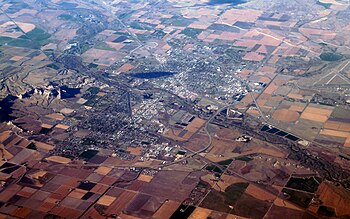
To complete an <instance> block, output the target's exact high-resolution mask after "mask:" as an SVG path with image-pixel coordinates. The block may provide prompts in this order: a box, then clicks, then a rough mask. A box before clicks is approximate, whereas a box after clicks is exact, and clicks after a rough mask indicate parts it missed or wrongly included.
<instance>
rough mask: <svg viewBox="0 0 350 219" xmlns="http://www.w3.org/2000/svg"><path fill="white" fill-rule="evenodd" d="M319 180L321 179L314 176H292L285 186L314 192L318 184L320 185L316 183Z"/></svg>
mask: <svg viewBox="0 0 350 219" xmlns="http://www.w3.org/2000/svg"><path fill="white" fill-rule="evenodd" d="M316 180H317V181H316ZM319 181H321V179H320V178H316V179H315V178H314V177H308V178H296V177H292V178H291V179H290V180H289V181H288V183H287V185H286V187H288V188H293V189H298V190H302V191H306V192H312V193H314V192H316V190H317V188H318V186H319V185H320V184H319V183H318V182H319Z"/></svg>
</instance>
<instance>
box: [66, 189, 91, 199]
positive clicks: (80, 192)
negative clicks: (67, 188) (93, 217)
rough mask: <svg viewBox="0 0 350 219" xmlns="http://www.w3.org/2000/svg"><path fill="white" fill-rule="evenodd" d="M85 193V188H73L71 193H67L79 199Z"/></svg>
mask: <svg viewBox="0 0 350 219" xmlns="http://www.w3.org/2000/svg"><path fill="white" fill-rule="evenodd" d="M86 193H87V191H86V190H82V189H74V190H73V191H72V192H71V193H69V195H68V196H69V197H72V198H76V199H81V198H82V197H83V196H84V195H85V194H86Z"/></svg>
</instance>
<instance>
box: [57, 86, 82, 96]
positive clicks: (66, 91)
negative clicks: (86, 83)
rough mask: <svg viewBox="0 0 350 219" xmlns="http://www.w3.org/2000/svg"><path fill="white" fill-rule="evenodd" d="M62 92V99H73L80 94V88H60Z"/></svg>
mask: <svg viewBox="0 0 350 219" xmlns="http://www.w3.org/2000/svg"><path fill="white" fill-rule="evenodd" d="M60 91H61V98H62V99H67V98H73V97H75V95H77V94H79V93H80V88H69V87H67V86H62V87H60Z"/></svg>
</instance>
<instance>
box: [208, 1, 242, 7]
mask: <svg viewBox="0 0 350 219" xmlns="http://www.w3.org/2000/svg"><path fill="white" fill-rule="evenodd" d="M246 2H247V1H246V0H210V1H209V2H208V5H221V4H229V5H232V6H236V5H241V4H244V3H246Z"/></svg>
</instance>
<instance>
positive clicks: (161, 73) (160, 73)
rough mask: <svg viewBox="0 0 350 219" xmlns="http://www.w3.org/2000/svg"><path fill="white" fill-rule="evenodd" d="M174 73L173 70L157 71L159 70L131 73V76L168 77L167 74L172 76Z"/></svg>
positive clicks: (147, 77)
mask: <svg viewBox="0 0 350 219" xmlns="http://www.w3.org/2000/svg"><path fill="white" fill-rule="evenodd" d="M174 74H175V73H173V72H163V71H159V72H143V73H134V74H131V76H132V77H134V78H142V79H153V78H160V77H168V76H172V75H174Z"/></svg>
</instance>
